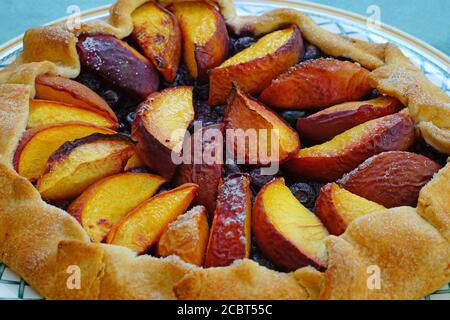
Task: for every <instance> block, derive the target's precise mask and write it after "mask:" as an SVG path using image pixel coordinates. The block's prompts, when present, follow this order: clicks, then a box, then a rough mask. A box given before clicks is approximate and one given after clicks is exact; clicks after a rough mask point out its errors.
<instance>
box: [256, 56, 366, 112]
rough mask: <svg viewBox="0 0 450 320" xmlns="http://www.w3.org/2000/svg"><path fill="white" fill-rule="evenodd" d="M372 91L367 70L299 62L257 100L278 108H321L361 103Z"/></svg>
mask: <svg viewBox="0 0 450 320" xmlns="http://www.w3.org/2000/svg"><path fill="white" fill-rule="evenodd" d="M371 90H372V88H371V87H370V84H369V71H368V70H366V69H364V68H363V67H361V66H360V65H359V64H356V63H352V62H349V61H340V60H335V59H317V60H310V61H307V62H304V63H301V64H299V65H297V66H296V67H295V68H293V69H291V70H289V71H288V72H286V73H284V74H282V75H281V76H279V77H278V78H276V79H275V80H273V81H272V83H271V84H270V85H269V86H268V87H267V88H265V89H264V91H263V92H262V93H261V95H260V99H261V100H262V101H263V102H265V103H267V104H269V105H271V106H273V107H276V108H280V109H300V110H303V109H323V108H326V107H329V106H332V105H335V104H338V103H342V102H347V101H355V100H360V99H361V98H364V97H365V96H367V95H368V94H369V93H370V91H371Z"/></svg>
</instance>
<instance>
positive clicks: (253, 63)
mask: <svg viewBox="0 0 450 320" xmlns="http://www.w3.org/2000/svg"><path fill="white" fill-rule="evenodd" d="M303 53H304V47H303V41H302V36H301V34H300V31H299V30H298V28H297V27H296V26H291V27H288V28H286V29H283V30H279V31H275V32H272V33H270V34H268V35H266V36H264V37H262V38H261V39H259V40H258V41H257V42H256V43H255V44H254V45H253V46H251V47H249V48H247V49H245V50H243V51H241V52H239V53H238V54H236V55H235V56H233V57H231V58H230V59H228V60H227V61H225V62H224V63H222V64H221V65H220V66H219V67H217V68H214V69H213V70H211V72H210V91H209V104H210V105H219V104H223V103H225V102H226V101H227V97H228V95H229V94H230V92H231V90H232V84H233V82H235V83H237V85H238V86H239V87H240V88H241V89H242V90H243V91H244V92H247V93H251V94H254V93H259V92H261V91H262V90H263V89H264V88H265V87H267V86H268V85H269V84H270V82H271V81H272V79H273V78H275V77H277V76H278V75H279V74H281V73H283V72H285V71H286V70H288V69H289V67H291V66H293V65H294V64H296V63H297V62H298V61H299V60H300V59H301V58H302V56H303Z"/></svg>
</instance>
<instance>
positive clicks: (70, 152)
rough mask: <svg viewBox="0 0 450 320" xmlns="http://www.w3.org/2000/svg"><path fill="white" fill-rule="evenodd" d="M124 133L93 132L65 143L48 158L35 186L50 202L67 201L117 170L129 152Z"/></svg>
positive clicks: (127, 141) (129, 142) (131, 148)
mask: <svg viewBox="0 0 450 320" xmlns="http://www.w3.org/2000/svg"><path fill="white" fill-rule="evenodd" d="M133 152H134V144H133V142H132V141H131V140H130V139H129V138H128V137H127V136H124V135H121V134H115V135H105V134H101V133H95V134H93V135H90V136H88V137H85V138H81V139H77V140H74V141H70V142H66V143H65V144H63V145H62V146H61V147H60V148H59V149H58V150H56V151H55V152H54V153H53V154H52V155H51V156H50V158H49V160H48V162H47V165H46V167H45V170H44V172H43V173H42V175H41V177H40V178H39V180H38V181H37V185H36V188H37V189H38V191H39V192H40V193H41V195H42V197H43V198H44V199H46V200H50V201H65V200H70V199H73V198H75V197H77V196H78V195H80V194H81V193H82V192H83V191H84V190H86V189H87V188H88V187H89V186H90V185H92V184H94V183H95V182H97V181H99V180H101V179H102V178H104V177H107V176H109V175H113V174H116V173H119V172H121V171H122V170H123V168H124V167H125V164H126V163H127V161H128V159H129V158H130V157H131V156H132V155H133Z"/></svg>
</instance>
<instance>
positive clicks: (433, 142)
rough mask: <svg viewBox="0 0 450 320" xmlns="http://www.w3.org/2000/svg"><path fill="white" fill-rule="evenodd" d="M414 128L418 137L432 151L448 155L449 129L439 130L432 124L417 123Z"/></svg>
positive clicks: (449, 147) (449, 152) (449, 151)
mask: <svg viewBox="0 0 450 320" xmlns="http://www.w3.org/2000/svg"><path fill="white" fill-rule="evenodd" d="M416 128H417V130H418V131H419V135H420V136H421V137H422V138H423V139H424V140H425V141H426V142H427V143H428V144H429V145H430V146H432V147H433V149H435V150H437V151H439V152H441V153H443V154H446V155H450V129H441V128H439V127H437V126H435V125H434V124H433V123H432V122H419V123H418V124H417V125H416Z"/></svg>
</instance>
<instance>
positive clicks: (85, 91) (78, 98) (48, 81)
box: [35, 75, 117, 123]
mask: <svg viewBox="0 0 450 320" xmlns="http://www.w3.org/2000/svg"><path fill="white" fill-rule="evenodd" d="M35 87H36V97H35V98H36V99H42V100H51V101H59V102H64V103H67V104H71V105H74V106H77V107H81V108H83V109H89V110H92V111H94V112H97V113H101V114H102V115H103V116H104V117H106V118H109V119H110V120H111V121H112V122H115V123H116V122H117V117H116V114H115V113H114V111H113V110H112V109H111V108H110V107H109V105H108V104H107V103H106V101H105V100H103V99H102V98H101V97H100V96H99V95H98V94H96V93H95V92H94V91H92V90H91V89H89V88H88V87H86V86H85V85H83V84H81V83H79V82H77V81H74V80H71V79H69V78H64V77H59V76H52V75H40V76H39V77H37V78H36V86H35Z"/></svg>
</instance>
